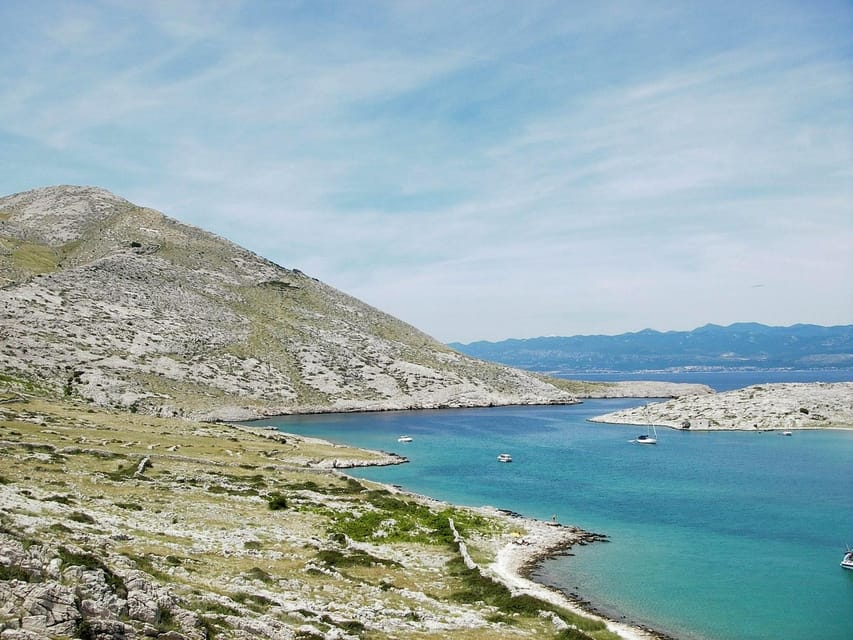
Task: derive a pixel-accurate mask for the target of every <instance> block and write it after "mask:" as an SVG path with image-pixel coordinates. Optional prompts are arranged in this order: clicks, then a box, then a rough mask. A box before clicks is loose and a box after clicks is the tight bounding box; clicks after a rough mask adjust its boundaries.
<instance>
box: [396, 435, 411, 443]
mask: <svg viewBox="0 0 853 640" xmlns="http://www.w3.org/2000/svg"><path fill="white" fill-rule="evenodd" d="M411 441H412V436H400V437H399V438H397V442H411Z"/></svg>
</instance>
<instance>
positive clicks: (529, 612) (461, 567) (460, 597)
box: [447, 557, 607, 640]
mask: <svg viewBox="0 0 853 640" xmlns="http://www.w3.org/2000/svg"><path fill="white" fill-rule="evenodd" d="M447 568H448V571H449V573H450V574H451V575H453V576H455V577H457V578H459V579H460V580H461V581H462V584H463V588H462V589H458V590H456V591H454V592H453V593H452V594H451V596H450V598H451V600H454V601H456V602H462V603H467V604H473V603H476V602H484V603H485V604H487V605H489V606H493V607H495V608H497V609H498V610H499V612H500V613H502V614H509V615H513V614H517V615H521V616H527V617H531V618H532V617H538V616H539V612H540V611H552V612H554V613H556V614H557V615H558V616H560V617H561V618H562V619H563V620H565V621H566V622H567V623H569V624H571V625H574V626H575V627H577V628H578V629H579V630H580V631H579V633H580V634H581V635H577V636H567V637H570V638H577V640H593V636H592V635H590V633H589V632H601V631H606V629H607V627H606V625H605V624H604V622H602V621H600V620H593V619H592V618H587V617H585V616H580V615H577V614H574V613H572V612H571V611H568V610H566V609H563V608H561V607H557V606H554V605H552V604H550V603H548V602H545V601H544V600H539V599H538V598H534V597H533V596H530V595H527V594H522V595H518V596H514V595H512V593H511V592H510V591H509V589H507V588H506V586H504V585H503V584H501V583H499V582H496V581H495V580H492V579H491V578H488V577H486V576H484V575H483V574H481V573H480V572H479V571H478V570H477V569H469V568H468V567H466V566H465V563H464V562H463V561H462V558H461V557H458V558H454V559H453V560H451V561H450V562H448V563H447ZM573 631H575V630H573Z"/></svg>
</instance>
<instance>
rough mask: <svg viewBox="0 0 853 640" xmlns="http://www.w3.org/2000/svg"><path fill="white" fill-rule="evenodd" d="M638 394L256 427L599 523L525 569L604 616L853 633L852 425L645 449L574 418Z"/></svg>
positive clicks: (533, 510)
mask: <svg viewBox="0 0 853 640" xmlns="http://www.w3.org/2000/svg"><path fill="white" fill-rule="evenodd" d="M640 402H644V401H638V400H599V401H588V402H585V403H584V404H582V405H575V406H567V407H508V408H493V409H467V410H441V411H423V412H389V413H379V414H343V415H342V414H332V415H317V416H293V417H283V418H276V419H272V420H265V421H261V422H260V423H253V424H275V425H277V426H279V427H280V428H281V429H282V430H284V431H291V432H295V433H301V434H305V435H311V436H317V437H323V438H327V439H330V440H333V441H336V442H343V443H348V444H353V445H357V446H361V447H368V448H373V449H382V450H386V451H397V452H399V453H403V454H405V455H406V456H408V457H409V459H410V463H409V464H405V465H399V466H395V467H385V468H370V469H358V470H353V471H352V474H353V475H355V476H357V477H363V478H368V479H371V480H377V481H381V482H386V483H390V484H397V485H401V486H402V487H404V488H406V489H408V490H410V491H415V492H417V493H422V494H426V495H430V496H433V497H435V498H439V499H442V500H447V501H451V502H454V503H457V504H465V505H472V506H478V505H492V506H496V507H501V508H505V509H511V510H513V511H517V512H519V513H522V514H524V515H527V516H532V517H537V518H542V519H549V518H551V517H552V515H554V514H556V515H557V517H558V518H559V520H560V521H561V522H563V523H569V524H576V525H578V526H580V527H582V528H584V529H587V530H591V531H596V532H599V533H605V534H607V535H608V536H609V537H610V539H611V542H609V543H601V544H595V545H590V546H587V547H578V548H577V549H576V550H575V551H576V553H577V555H575V556H572V557H563V558H556V559H553V560H549V561H546V562H545V563H544V564H543V566H542V567H541V569H540V571H539V572H538V574H537V577H538V578H539V579H540V580H542V581H544V582H548V583H550V584H553V585H555V586H558V587H559V588H563V589H565V590H566V591H569V592H577V593H579V594H580V595H582V596H583V597H585V598H587V599H589V600H592V601H593V602H594V603H596V605H597V606H599V608H601V609H602V610H604V611H606V612H608V613H609V614H611V615H612V616H614V617H617V618H619V617H620V616H625V617H626V619H627V620H630V621H634V622H641V623H644V624H647V625H649V626H653V627H655V628H658V629H661V630H664V631H667V632H669V633H671V634H673V635H675V636H678V637H680V638H701V639H703V640H735V639H737V640H753V639H754V640H770V639H771V638H772V639H774V640H776V639H779V638H822V639H823V640H842V639H844V640H849V638H851V637H853V572H850V571H844V570H843V569H841V568H840V567H839V566H838V564H839V562H840V560H841V554H842V552H843V550H844V547H845V544H848V543H849V544H853V432H849V431H823V432H810V433H806V432H795V434H794V436H793V437H783V436H781V435H779V434H774V433H762V434H757V433H740V432H714V433H684V432H678V431H671V430H659V431H658V435H659V444H658V445H657V446H654V447H643V446H638V445H635V444H631V443H630V442H629V440H630V439H632V438H633V437H634V436H635V435H636V434H637V433H638V430H637V429H636V428H634V427H626V426H617V425H601V424H593V423H589V422H586V418H588V417H590V416H592V415H598V414H601V413H605V412H608V411H612V410H616V409H618V408H622V407H625V406H631V405H633V404H637V403H640ZM403 433H406V434H409V435H411V436H412V437H413V438H414V441H413V442H411V443H409V444H400V443H398V442H397V441H396V439H397V436H398V435H400V434H403ZM504 451H506V452H509V453H511V454H512V456H513V460H514V461H513V463H512V464H500V463H498V462H497V461H496V459H495V458H496V456H497V454H498V453H501V452H504Z"/></svg>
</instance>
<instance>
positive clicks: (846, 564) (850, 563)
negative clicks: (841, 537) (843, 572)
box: [841, 549, 853, 571]
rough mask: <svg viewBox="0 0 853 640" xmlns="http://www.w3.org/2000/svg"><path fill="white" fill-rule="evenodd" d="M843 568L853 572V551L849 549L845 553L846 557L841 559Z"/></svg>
mask: <svg viewBox="0 0 853 640" xmlns="http://www.w3.org/2000/svg"><path fill="white" fill-rule="evenodd" d="M841 566H842V567H843V568H845V569H850V570H851V571H853V551H851V550H850V549H848V550H847V551H846V552H845V553H844V557H843V558H841Z"/></svg>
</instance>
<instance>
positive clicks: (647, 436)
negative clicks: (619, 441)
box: [634, 409, 658, 444]
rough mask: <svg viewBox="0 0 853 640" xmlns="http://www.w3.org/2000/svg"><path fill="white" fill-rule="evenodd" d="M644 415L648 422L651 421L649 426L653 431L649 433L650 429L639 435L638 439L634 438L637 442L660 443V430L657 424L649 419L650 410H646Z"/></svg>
mask: <svg viewBox="0 0 853 640" xmlns="http://www.w3.org/2000/svg"><path fill="white" fill-rule="evenodd" d="M644 415H645V416H646V422H648V423H649V426H650V427H651V428H652V432H651V433H649V431H648V429H646V432H645V433H643V434H640V435H638V436H637V439H636V440H634V442H636V443H637V444H657V443H658V432H657V429H655V425H654V424H653V423H652V421H651V420H649V412H648V409H646V410H645V411H644Z"/></svg>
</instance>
